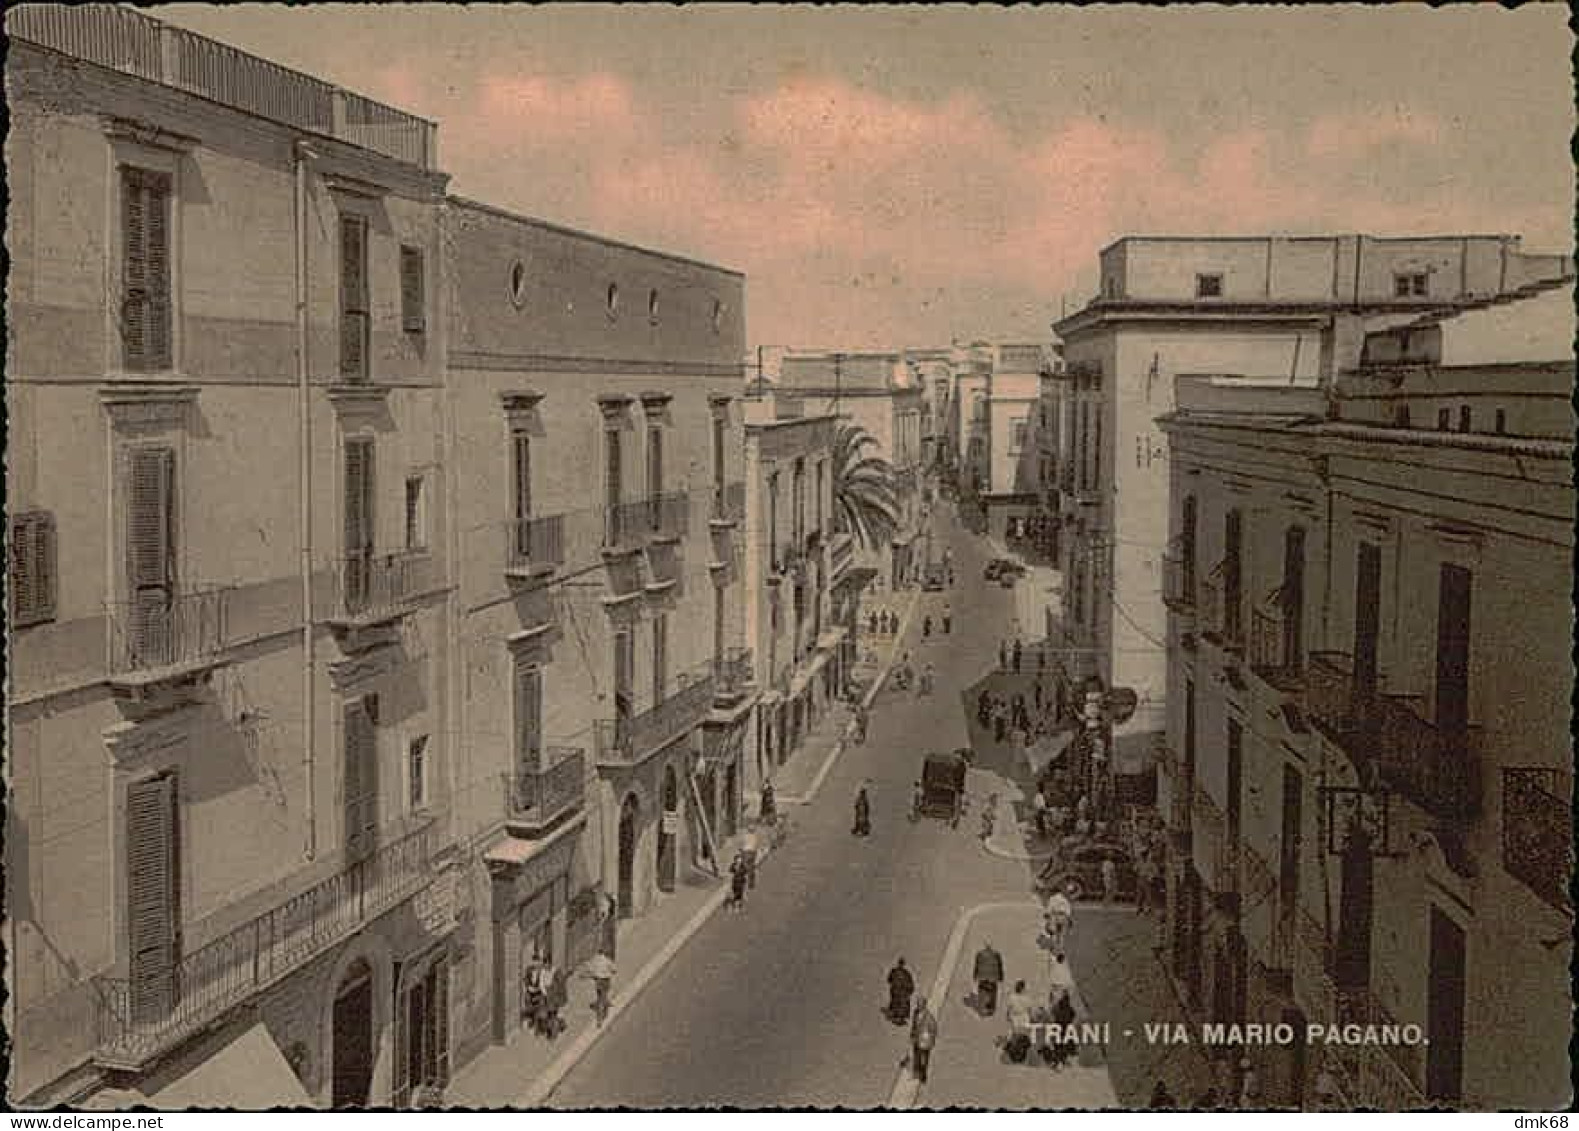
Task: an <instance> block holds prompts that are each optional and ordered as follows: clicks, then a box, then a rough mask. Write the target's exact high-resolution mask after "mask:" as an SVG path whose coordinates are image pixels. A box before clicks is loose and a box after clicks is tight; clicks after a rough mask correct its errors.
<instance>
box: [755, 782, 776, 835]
mask: <svg viewBox="0 0 1579 1131" xmlns="http://www.w3.org/2000/svg"><path fill="white" fill-rule="evenodd" d="M757 812H758V815H759V816H760V817H761V819H762V823H763V824H765V825H771V824H773V823H774V822H775V821H777V820H778V806H777V805H776V804H775V803H774V800H773V783H772V782H770V781H765V782H763V783H762V803H761V805H760V806H759V808H758V810H757Z"/></svg>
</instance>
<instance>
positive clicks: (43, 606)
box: [29, 511, 56, 621]
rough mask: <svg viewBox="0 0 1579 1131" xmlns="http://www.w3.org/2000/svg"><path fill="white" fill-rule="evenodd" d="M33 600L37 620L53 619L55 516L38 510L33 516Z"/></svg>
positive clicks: (33, 613) (31, 605)
mask: <svg viewBox="0 0 1579 1131" xmlns="http://www.w3.org/2000/svg"><path fill="white" fill-rule="evenodd" d="M32 527H33V546H32V549H33V568H32V571H31V573H32V581H33V600H32V602H31V603H30V606H29V607H30V609H31V612H32V615H33V617H34V618H35V619H37V620H41V621H43V620H54V619H55V577H56V573H55V516H54V515H52V514H50V513H49V512H48V511H39V512H38V513H37V514H36V515H34V516H33V522H32Z"/></svg>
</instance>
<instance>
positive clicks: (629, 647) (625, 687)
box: [614, 629, 636, 738]
mask: <svg viewBox="0 0 1579 1131" xmlns="http://www.w3.org/2000/svg"><path fill="white" fill-rule="evenodd" d="M635 680H636V638H635V637H634V636H633V635H631V632H630V630H629V629H623V630H621V631H619V632H616V633H615V634H614V721H615V724H616V727H617V729H618V730H619V732H620V735H621V737H622V738H623V735H624V733H625V729H624V728H625V727H626V725H627V724H628V723H629V722H630V720H631V717H632V716H633V715H635V713H636V702H635V696H634V684H635Z"/></svg>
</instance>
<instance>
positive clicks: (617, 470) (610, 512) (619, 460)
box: [603, 428, 625, 546]
mask: <svg viewBox="0 0 1579 1131" xmlns="http://www.w3.org/2000/svg"><path fill="white" fill-rule="evenodd" d="M624 474H625V467H624V453H623V452H622V451H621V448H620V433H619V429H617V428H609V429H607V430H605V431H604V433H603V508H604V513H605V515H606V516H607V517H606V519H605V522H606V524H607V525H606V528H605V531H604V533H605V538H606V540H607V542H608V544H609V545H610V546H613V545H616V544H618V543H619V541H620V538H621V536H622V535H623V534H624V531H622V530H621V529H620V491H621V483H622V482H623V478H624Z"/></svg>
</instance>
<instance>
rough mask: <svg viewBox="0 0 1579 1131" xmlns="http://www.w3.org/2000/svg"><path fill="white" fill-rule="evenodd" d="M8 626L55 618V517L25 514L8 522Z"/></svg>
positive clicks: (43, 512)
mask: <svg viewBox="0 0 1579 1131" xmlns="http://www.w3.org/2000/svg"><path fill="white" fill-rule="evenodd" d="M10 543H11V553H10V564H11V578H10V580H11V585H10V589H11V624H12V626H13V627H15V628H23V627H26V626H27V625H30V624H42V623H44V622H45V621H50V620H54V619H55V516H54V515H53V514H51V513H50V512H49V511H26V512H23V513H21V514H18V515H15V516H13V517H12V519H11V537H10Z"/></svg>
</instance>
